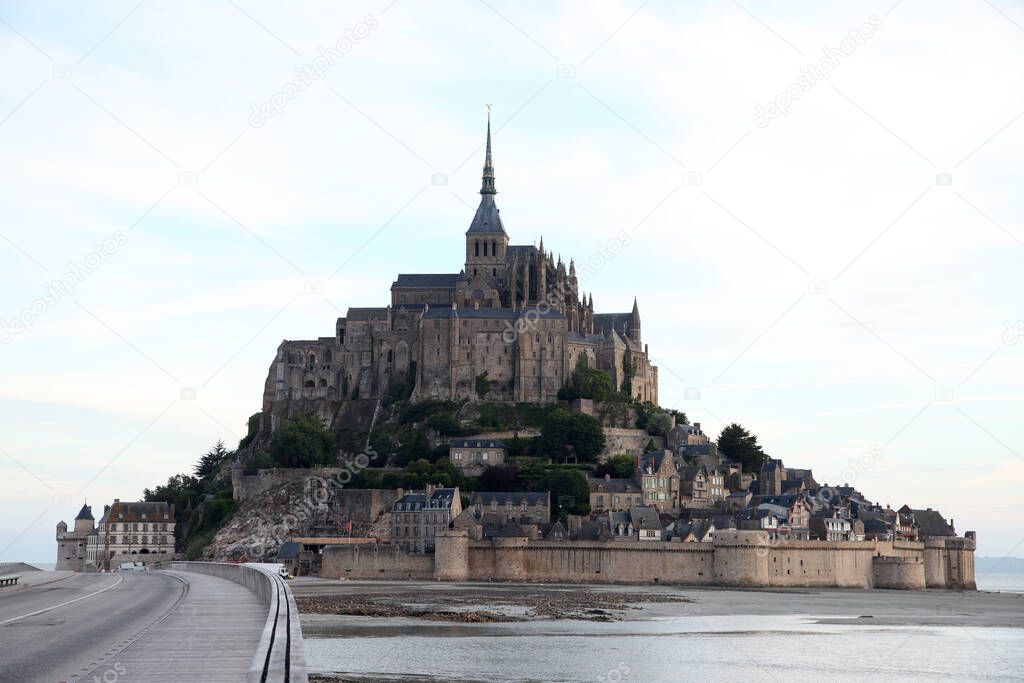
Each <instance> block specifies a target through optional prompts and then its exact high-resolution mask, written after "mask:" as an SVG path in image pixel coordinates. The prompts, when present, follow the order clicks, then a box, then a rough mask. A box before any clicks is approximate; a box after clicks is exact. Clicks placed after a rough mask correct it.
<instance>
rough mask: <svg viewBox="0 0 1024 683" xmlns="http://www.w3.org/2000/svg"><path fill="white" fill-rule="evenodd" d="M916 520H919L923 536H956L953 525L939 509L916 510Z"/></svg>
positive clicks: (918, 523)
mask: <svg viewBox="0 0 1024 683" xmlns="http://www.w3.org/2000/svg"><path fill="white" fill-rule="evenodd" d="M913 512H914V521H915V522H917V526H918V528H919V529H920V530H921V535H922V536H955V535H956V534H955V533H954V532H953V529H952V527H950V525H949V524H947V523H946V520H945V518H943V516H942V515H941V514H940V513H939V511H938V510H914V511H913Z"/></svg>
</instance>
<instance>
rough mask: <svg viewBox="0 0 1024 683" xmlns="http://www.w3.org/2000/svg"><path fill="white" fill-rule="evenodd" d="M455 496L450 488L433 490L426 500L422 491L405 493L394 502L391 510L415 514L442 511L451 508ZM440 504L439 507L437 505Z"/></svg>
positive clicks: (453, 490)
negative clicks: (430, 510) (422, 511)
mask: <svg viewBox="0 0 1024 683" xmlns="http://www.w3.org/2000/svg"><path fill="white" fill-rule="evenodd" d="M454 496H455V489H450V488H438V489H434V493H433V494H432V495H431V496H430V498H429V499H428V498H427V494H426V493H425V492H423V491H418V492H415V493H407V494H405V495H404V496H402V497H401V498H399V499H398V500H396V501H395V504H394V506H393V507H392V508H391V509H392V510H393V511H394V512H417V511H419V510H424V509H428V508H429V509H435V510H436V509H444V508H448V507H451V504H452V499H453V498H454ZM428 502H429V503H435V505H433V506H431V505H428ZM437 504H440V505H437Z"/></svg>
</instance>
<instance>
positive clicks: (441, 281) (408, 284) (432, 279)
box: [391, 273, 459, 289]
mask: <svg viewBox="0 0 1024 683" xmlns="http://www.w3.org/2000/svg"><path fill="white" fill-rule="evenodd" d="M458 280H459V274H458V273H426V274H421V273H399V274H398V279H397V280H395V281H394V282H393V283H392V284H391V289H403V288H408V289H421V288H431V287H435V288H446V289H455V284H456V283H457V282H458Z"/></svg>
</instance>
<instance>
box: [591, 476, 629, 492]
mask: <svg viewBox="0 0 1024 683" xmlns="http://www.w3.org/2000/svg"><path fill="white" fill-rule="evenodd" d="M587 487H588V488H589V489H590V492H591V493H606V492H607V493H642V489H641V488H640V486H639V484H637V483H636V482H635V481H633V480H632V479H614V478H613V479H600V478H595V477H587Z"/></svg>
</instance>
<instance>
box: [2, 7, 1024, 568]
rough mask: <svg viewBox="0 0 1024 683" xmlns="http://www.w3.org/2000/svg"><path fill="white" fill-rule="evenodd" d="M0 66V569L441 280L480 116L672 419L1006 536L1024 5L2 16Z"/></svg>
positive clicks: (1016, 321) (1021, 232)
mask: <svg viewBox="0 0 1024 683" xmlns="http://www.w3.org/2000/svg"><path fill="white" fill-rule="evenodd" d="M0 77H2V81H3V83H4V87H3V88H2V89H0V159H3V163H2V164H0V205H2V206H3V208H4V219H3V220H2V221H0V272H2V278H3V286H2V287H0V561H13V560H22V561H41V562H52V561H54V557H55V555H56V545H55V543H54V527H55V525H56V524H57V522H58V521H59V520H61V519H64V520H66V521H68V522H70V521H71V519H72V518H73V517H74V516H75V514H76V512H77V510H78V509H79V508H80V507H81V505H82V503H83V501H85V500H88V502H89V503H90V504H92V505H94V506H95V508H94V509H99V510H101V509H102V506H103V504H105V503H110V502H112V501H113V499H114V498H120V499H121V500H127V499H138V498H140V497H141V495H142V490H143V489H144V488H146V487H152V486H154V485H156V484H158V483H162V482H164V481H165V480H166V479H167V478H168V477H169V476H170V475H173V474H175V473H178V472H184V471H189V470H190V469H191V466H192V464H193V463H194V462H195V461H196V460H197V459H198V457H199V456H200V455H201V454H202V453H203V452H204V451H205V450H207V449H208V448H209V447H210V446H212V445H213V444H214V443H215V442H216V441H217V440H218V439H223V440H224V441H225V442H227V443H228V444H229V445H231V444H235V443H237V441H238V439H239V438H240V437H241V436H242V435H243V434H244V431H245V423H246V418H247V417H248V416H249V415H251V414H252V413H254V412H257V411H258V410H259V408H260V405H261V398H262V391H263V383H264V381H265V379H266V373H267V369H268V367H269V365H270V362H271V360H272V359H273V357H274V353H275V350H276V348H277V345H278V344H279V343H280V342H281V340H282V339H308V338H315V337H317V336H329V335H332V334H333V333H334V321H335V319H336V318H337V317H338V316H339V315H344V312H345V310H346V309H347V308H348V307H349V306H383V305H386V303H387V302H388V301H389V287H390V284H391V282H392V281H393V280H394V277H395V275H396V274H397V273H399V272H404V273H415V272H427V273H437V272H457V271H458V270H459V269H460V267H461V264H462V261H463V258H464V244H463V239H464V237H463V235H464V232H465V230H466V228H467V227H468V225H469V222H470V220H471V218H472V215H473V212H474V209H475V206H476V203H477V201H478V197H477V195H476V193H477V192H478V190H479V184H480V172H481V165H482V161H483V143H484V128H485V116H486V113H485V112H486V109H485V107H486V105H491V106H492V116H493V126H494V142H493V146H494V163H495V168H496V175H497V189H498V192H499V194H498V196H497V202H498V205H499V206H500V207H501V210H502V217H503V221H504V223H505V226H506V229H507V230H508V232H509V233H510V236H511V239H512V242H513V243H519V244H532V243H535V242H537V241H539V239H540V238H541V236H543V238H544V244H545V247H546V248H548V249H549V250H552V251H554V252H556V253H557V254H560V255H561V256H562V257H563V258H564V259H566V260H568V259H569V258H570V257H573V258H574V259H575V261H576V264H577V266H579V267H580V270H581V278H580V279H581V288H582V289H583V290H585V291H586V292H588V293H589V292H592V293H593V295H594V302H595V308H596V310H597V311H598V312H615V311H628V310H630V308H631V306H632V302H633V298H634V296H635V297H637V299H638V301H639V305H640V312H641V317H642V321H643V336H644V341H645V342H646V343H648V344H649V346H650V354H651V356H652V357H653V360H654V362H655V364H656V365H657V366H658V367H659V368H660V370H659V372H660V402H661V404H662V405H663V406H665V407H666V408H675V409H677V410H682V411H685V412H686V414H687V415H688V416H689V417H690V420H691V421H693V422H700V423H701V424H702V427H703V429H704V430H705V432H707V433H709V434H711V435H712V436H715V435H717V434H718V432H719V431H720V430H721V428H722V426H723V425H725V424H728V423H730V422H739V423H741V424H743V425H745V426H747V427H748V428H749V429H751V430H752V431H754V432H755V433H756V434H757V435H758V436H759V438H760V440H761V443H762V444H763V445H764V447H765V449H766V451H767V452H768V453H770V454H771V455H773V456H775V457H778V458H782V459H783V461H784V463H785V464H786V465H787V466H794V467H810V468H813V470H814V473H815V476H816V478H817V480H818V481H819V482H820V483H831V484H837V483H850V484H854V485H855V486H857V488H859V489H860V490H861V491H863V492H864V493H865V494H866V495H867V496H868V497H869V498H870V499H872V500H876V501H878V502H880V503H882V504H890V505H892V506H894V507H899V506H901V505H903V504H904V503H906V504H910V505H911V506H912V507H917V508H924V507H933V508H936V509H939V510H940V511H941V512H942V513H943V514H944V515H945V516H946V517H947V518H953V519H954V522H955V526H956V529H957V531H959V532H961V533H962V532H964V531H967V530H975V531H976V532H977V534H978V551H979V554H983V555H1003V554H1009V555H1018V556H1024V521H1021V520H1022V519H1024V495H1022V494H1021V493H1020V492H1021V491H1022V490H1024V488H1022V487H1024V422H1022V421H1021V419H1020V416H1021V408H1022V403H1024V389H1022V387H1024V297H1022V296H1021V295H1022V293H1024V268H1022V267H1021V265H1022V263H1024V224H1022V201H1024V195H1022V194H1021V193H1020V187H1021V186H1022V185H1024V177H1022V176H1024V172H1022V170H1021V165H1020V158H1021V149H1022V143H1024V87H1022V86H1024V3H1021V2H1011V1H1010V0H990V1H986V0H976V1H974V0H958V1H954V2H934V1H929V2H926V1H925V0H902V1H899V2H897V1H896V0H886V1H884V2H877V3H875V2H862V3H841V2H818V1H815V2H790V3H774V2H760V1H755V0H741V1H740V2H730V1H726V0H714V1H709V2H692V3H685V4H683V3H669V2H665V1H664V0H649V1H646V2H645V1H642V0H640V1H638V0H628V1H627V0H623V1H622V2H618V1H608V2H593V3H591V2H587V3H583V2H566V3H548V2H506V1H501V0H465V1H454V0H439V1H438V2H431V3H426V2H416V1H413V0H395V1H394V2H392V0H375V1H372V2H356V1H351V2H344V3H333V2H322V3H317V2H306V3H302V4H294V3H288V4H287V5H282V4H281V3H273V2H262V1H260V2H258V1H255V0H210V1H209V2H187V3H180V2H162V1H158V0H144V1H143V2H138V0H130V1H128V2H117V1H111V2H106V3H102V4H96V3H85V2H59V3H58V2H54V1H51V0H44V1H42V2H31V3H30V2H19V3H15V2H6V1H0ZM1015 190H1016V191H1015Z"/></svg>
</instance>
